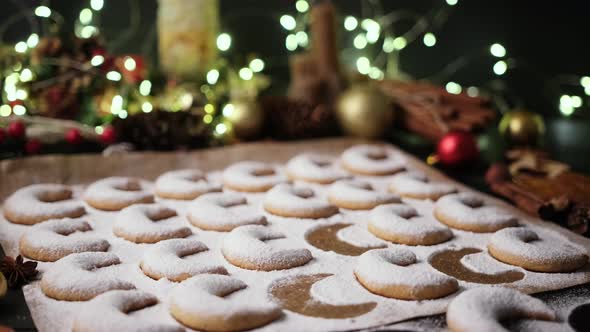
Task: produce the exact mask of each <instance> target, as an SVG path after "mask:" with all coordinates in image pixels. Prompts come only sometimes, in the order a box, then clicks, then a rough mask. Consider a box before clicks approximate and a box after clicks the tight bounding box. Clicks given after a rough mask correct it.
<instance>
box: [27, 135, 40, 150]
mask: <svg viewBox="0 0 590 332" xmlns="http://www.w3.org/2000/svg"><path fill="white" fill-rule="evenodd" d="M41 147H42V144H41V141H39V140H38V139H36V138H31V139H30V140H28V141H27V142H26V143H25V152H26V153H27V154H36V153H38V152H39V151H41Z"/></svg>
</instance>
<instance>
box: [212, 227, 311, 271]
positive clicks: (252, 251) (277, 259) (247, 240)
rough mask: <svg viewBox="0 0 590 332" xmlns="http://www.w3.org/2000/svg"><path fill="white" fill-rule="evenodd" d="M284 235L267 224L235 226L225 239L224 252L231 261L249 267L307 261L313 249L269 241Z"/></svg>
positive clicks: (279, 267)
mask: <svg viewBox="0 0 590 332" xmlns="http://www.w3.org/2000/svg"><path fill="white" fill-rule="evenodd" d="M283 238H285V236H284V235H283V234H282V233H280V232H277V231H273V230H271V229H270V228H268V227H265V226H258V225H249V226H242V227H238V228H236V229H234V230H233V231H231V232H230V233H229V234H227V235H226V237H225V238H224V239H223V245H222V247H221V252H222V253H223V256H224V257H225V259H227V261H228V262H230V263H231V264H233V265H235V266H237V267H241V268H243V269H248V270H260V271H273V270H284V269H290V268H294V267H297V266H301V265H304V264H307V262H309V261H310V260H311V259H312V256H311V252H310V251H309V250H307V249H304V248H296V249H286V248H279V247H276V246H274V245H272V244H268V243H266V241H270V240H277V239H283Z"/></svg>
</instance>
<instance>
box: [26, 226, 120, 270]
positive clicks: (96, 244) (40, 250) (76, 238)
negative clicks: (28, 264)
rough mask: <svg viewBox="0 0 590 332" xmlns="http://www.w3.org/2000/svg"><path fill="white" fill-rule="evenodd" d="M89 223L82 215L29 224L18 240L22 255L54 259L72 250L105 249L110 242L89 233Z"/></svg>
mask: <svg viewBox="0 0 590 332" xmlns="http://www.w3.org/2000/svg"><path fill="white" fill-rule="evenodd" d="M91 231H92V226H90V224H89V223H88V222H87V221H85V220H84V219H83V218H80V219H69V218H66V219H55V220H50V221H46V222H44V223H41V224H37V225H35V226H33V227H31V229H30V230H28V231H27V232H26V233H25V234H24V235H23V236H22V238H21V240H20V251H21V253H23V254H24V255H25V256H27V257H29V258H32V259H36V260H43V261H56V260H58V259H60V258H62V257H65V256H67V255H69V254H71V253H78V252H85V251H107V250H108V249H109V242H108V241H107V240H105V239H102V238H100V237H98V236H96V235H94V234H92V232H91Z"/></svg>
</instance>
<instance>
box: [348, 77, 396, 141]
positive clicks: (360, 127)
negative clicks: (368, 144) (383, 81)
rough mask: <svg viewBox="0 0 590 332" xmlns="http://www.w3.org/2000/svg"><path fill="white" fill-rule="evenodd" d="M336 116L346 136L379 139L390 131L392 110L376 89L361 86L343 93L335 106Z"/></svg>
mask: <svg viewBox="0 0 590 332" xmlns="http://www.w3.org/2000/svg"><path fill="white" fill-rule="evenodd" d="M336 116H337V118H338V121H339V123H340V127H341V128H342V129H343V130H344V132H345V133H346V134H349V135H353V136H357V137H364V138H380V137H383V136H385V133H387V131H388V130H390V129H391V127H392V125H393V120H394V109H393V107H392V104H391V100H390V99H389V97H387V96H386V95H385V94H383V92H381V90H379V88H378V87H375V86H372V85H369V84H363V85H357V86H352V87H350V88H349V89H348V90H346V91H344V92H343V93H342V95H341V96H340V98H339V100H338V102H337V105H336Z"/></svg>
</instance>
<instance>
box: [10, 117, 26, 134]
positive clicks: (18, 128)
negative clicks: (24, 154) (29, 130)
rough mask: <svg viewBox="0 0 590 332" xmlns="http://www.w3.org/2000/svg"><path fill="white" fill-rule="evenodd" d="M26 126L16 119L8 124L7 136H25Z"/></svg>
mask: <svg viewBox="0 0 590 332" xmlns="http://www.w3.org/2000/svg"><path fill="white" fill-rule="evenodd" d="M25 131H26V127H25V124H24V123H23V122H22V121H20V120H16V121H13V122H11V123H9V124H8V136H10V137H14V138H21V137H24V136H25Z"/></svg>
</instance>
